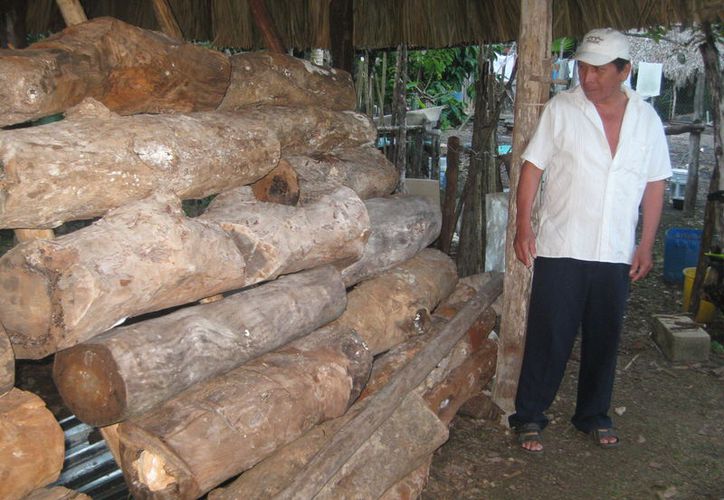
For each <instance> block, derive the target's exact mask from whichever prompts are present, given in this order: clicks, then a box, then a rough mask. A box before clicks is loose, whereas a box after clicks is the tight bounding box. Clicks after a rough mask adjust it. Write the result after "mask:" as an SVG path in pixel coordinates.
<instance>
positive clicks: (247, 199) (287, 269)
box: [199, 187, 370, 285]
mask: <svg viewBox="0 0 724 500" xmlns="http://www.w3.org/2000/svg"><path fill="white" fill-rule="evenodd" d="M199 219H200V220H202V221H207V222H211V223H214V224H218V225H219V226H220V227H221V228H223V229H224V231H226V232H227V233H228V234H229V235H230V236H231V237H232V238H233V240H234V242H235V243H236V245H237V246H238V247H239V250H240V251H241V252H242V255H243V256H244V259H245V261H246V270H245V273H246V278H245V281H246V283H245V284H247V285H250V284H253V283H258V282H260V281H264V280H269V279H273V278H276V277H277V276H279V275H281V274H289V273H294V272H297V271H302V270H304V269H311V268H313V267H317V266H321V265H324V264H331V263H334V264H335V265H337V266H341V267H343V266H346V265H349V264H350V263H351V262H354V261H356V260H358V259H359V258H360V257H361V256H362V254H363V251H364V249H365V244H366V242H367V239H368V236H369V232H370V221H369V217H368V215H367V209H366V207H365V205H364V203H363V202H362V200H360V199H359V197H357V195H355V193H354V192H353V191H352V190H351V189H349V188H345V187H341V188H339V189H337V190H336V191H334V192H333V193H331V194H329V195H325V196H323V197H322V198H320V199H319V200H318V201H317V202H315V203H313V204H311V205H307V206H304V207H289V206H286V205H278V204H275V203H264V202H259V201H257V200H256V199H255V198H254V195H253V193H252V191H251V188H249V187H242V188H238V189H234V190H231V191H226V192H224V193H221V194H220V195H218V196H217V197H216V198H214V200H213V201H212V202H211V204H210V205H209V207H208V208H207V209H206V212H205V213H204V214H203V215H201V216H200V217H199Z"/></svg>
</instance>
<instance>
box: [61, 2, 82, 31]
mask: <svg viewBox="0 0 724 500" xmlns="http://www.w3.org/2000/svg"><path fill="white" fill-rule="evenodd" d="M55 3H57V4H58V8H59V9H60V13H61V15H62V16H63V20H64V21H65V24H66V25H67V26H74V25H76V24H80V23H84V22H86V21H87V20H88V16H86V15H85V11H84V10H83V6H82V5H81V4H80V0H55Z"/></svg>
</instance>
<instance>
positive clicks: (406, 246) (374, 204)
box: [342, 195, 441, 287]
mask: <svg viewBox="0 0 724 500" xmlns="http://www.w3.org/2000/svg"><path fill="white" fill-rule="evenodd" d="M365 206H366V207H367V213H368V214H369V218H370V228H371V231H370V237H369V240H368V241H367V245H365V249H364V253H363V254H362V257H361V258H360V259H359V260H358V261H357V262H355V263H354V264H352V265H350V266H348V267H346V268H344V269H343V270H342V279H343V280H344V284H345V285H346V286H347V287H350V286H352V285H354V284H356V283H359V282H360V281H362V280H366V279H369V278H371V277H373V276H376V275H378V274H380V273H382V272H384V271H386V270H388V269H391V268H392V267H394V266H396V265H397V264H400V263H401V262H404V261H406V260H408V259H411V258H412V257H413V256H415V255H416V254H417V253H419V252H420V251H421V250H422V249H423V248H425V247H427V246H428V245H430V243H432V242H433V241H435V239H436V238H437V237H438V235H439V234H440V225H441V213H440V206H439V205H438V204H436V203H433V202H432V201H431V200H429V199H427V198H424V197H421V196H408V195H395V196H390V197H388V198H373V199H370V200H366V201H365Z"/></svg>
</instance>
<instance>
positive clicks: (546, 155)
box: [521, 101, 555, 170]
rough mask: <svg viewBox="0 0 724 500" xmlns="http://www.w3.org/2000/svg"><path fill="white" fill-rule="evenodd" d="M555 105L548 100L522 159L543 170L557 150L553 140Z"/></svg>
mask: <svg viewBox="0 0 724 500" xmlns="http://www.w3.org/2000/svg"><path fill="white" fill-rule="evenodd" d="M554 116H555V105H552V101H548V103H547V104H546V106H545V107H544V108H543V113H541V116H540V119H539V120H538V125H537V126H536V129H535V132H533V137H531V139H530V142H528V146H526V148H525V150H524V151H523V154H522V155H521V157H522V159H523V160H525V161H529V162H531V163H532V164H533V165H535V166H536V167H538V168H539V169H541V170H545V169H546V167H548V164H549V163H550V160H551V158H552V157H553V153H554V150H555V144H554V141H553V133H554V124H555V118H554Z"/></svg>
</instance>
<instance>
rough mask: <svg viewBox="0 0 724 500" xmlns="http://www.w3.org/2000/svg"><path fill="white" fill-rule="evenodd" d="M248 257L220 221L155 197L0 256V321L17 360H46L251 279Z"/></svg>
mask: <svg viewBox="0 0 724 500" xmlns="http://www.w3.org/2000/svg"><path fill="white" fill-rule="evenodd" d="M244 268H245V265H244V258H243V256H242V255H241V253H240V252H239V249H238V248H237V246H236V245H235V244H234V241H233V239H232V238H230V237H229V236H228V235H227V234H226V233H225V232H224V231H223V230H222V229H221V228H220V227H218V225H216V224H210V223H208V222H205V221H202V220H198V219H189V218H187V217H186V216H185V215H184V214H183V212H182V210H181V204H180V202H179V200H178V199H177V198H175V197H173V196H163V195H160V194H159V195H158V196H155V197H153V198H148V199H146V200H142V201H138V202H135V203H133V204H130V205H128V206H125V207H122V208H119V209H117V210H114V211H112V212H110V213H109V214H108V215H107V216H106V217H105V218H103V219H101V220H100V221H98V222H96V223H95V224H93V225H91V226H88V227H86V228H83V229H80V230H78V231H76V232H73V233H70V234H68V235H65V236H61V237H59V238H56V239H55V240H36V241H31V242H26V243H22V244H20V245H18V246H16V247H15V248H13V249H11V250H10V251H8V252H7V253H6V254H5V255H4V256H3V257H2V258H1V259H0V291H1V292H2V293H0V318H2V321H3V324H4V326H5V329H6V331H7V333H8V335H9V336H10V340H11V342H12V343H13V347H14V349H15V355H16V357H18V358H32V359H39V358H42V357H45V356H47V355H48V354H51V353H53V352H55V351H58V350H60V349H64V348H67V347H71V346H73V345H75V344H77V343H79V342H82V341H83V340H86V339H88V338H90V337H92V336H94V335H97V334H99V333H102V332H104V331H106V330H108V329H110V328H112V327H113V326H114V325H116V324H119V323H120V322H122V321H123V320H124V319H125V318H127V317H131V316H135V315H139V314H142V313H145V312H150V311H156V310H161V309H164V308H167V307H171V306H175V305H179V304H184V303H188V302H192V301H194V300H198V299H200V298H202V297H207V296H209V295H213V294H215V293H220V292H223V291H226V290H231V289H235V288H241V287H242V286H244V284H245V277H246V275H245V273H244Z"/></svg>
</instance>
